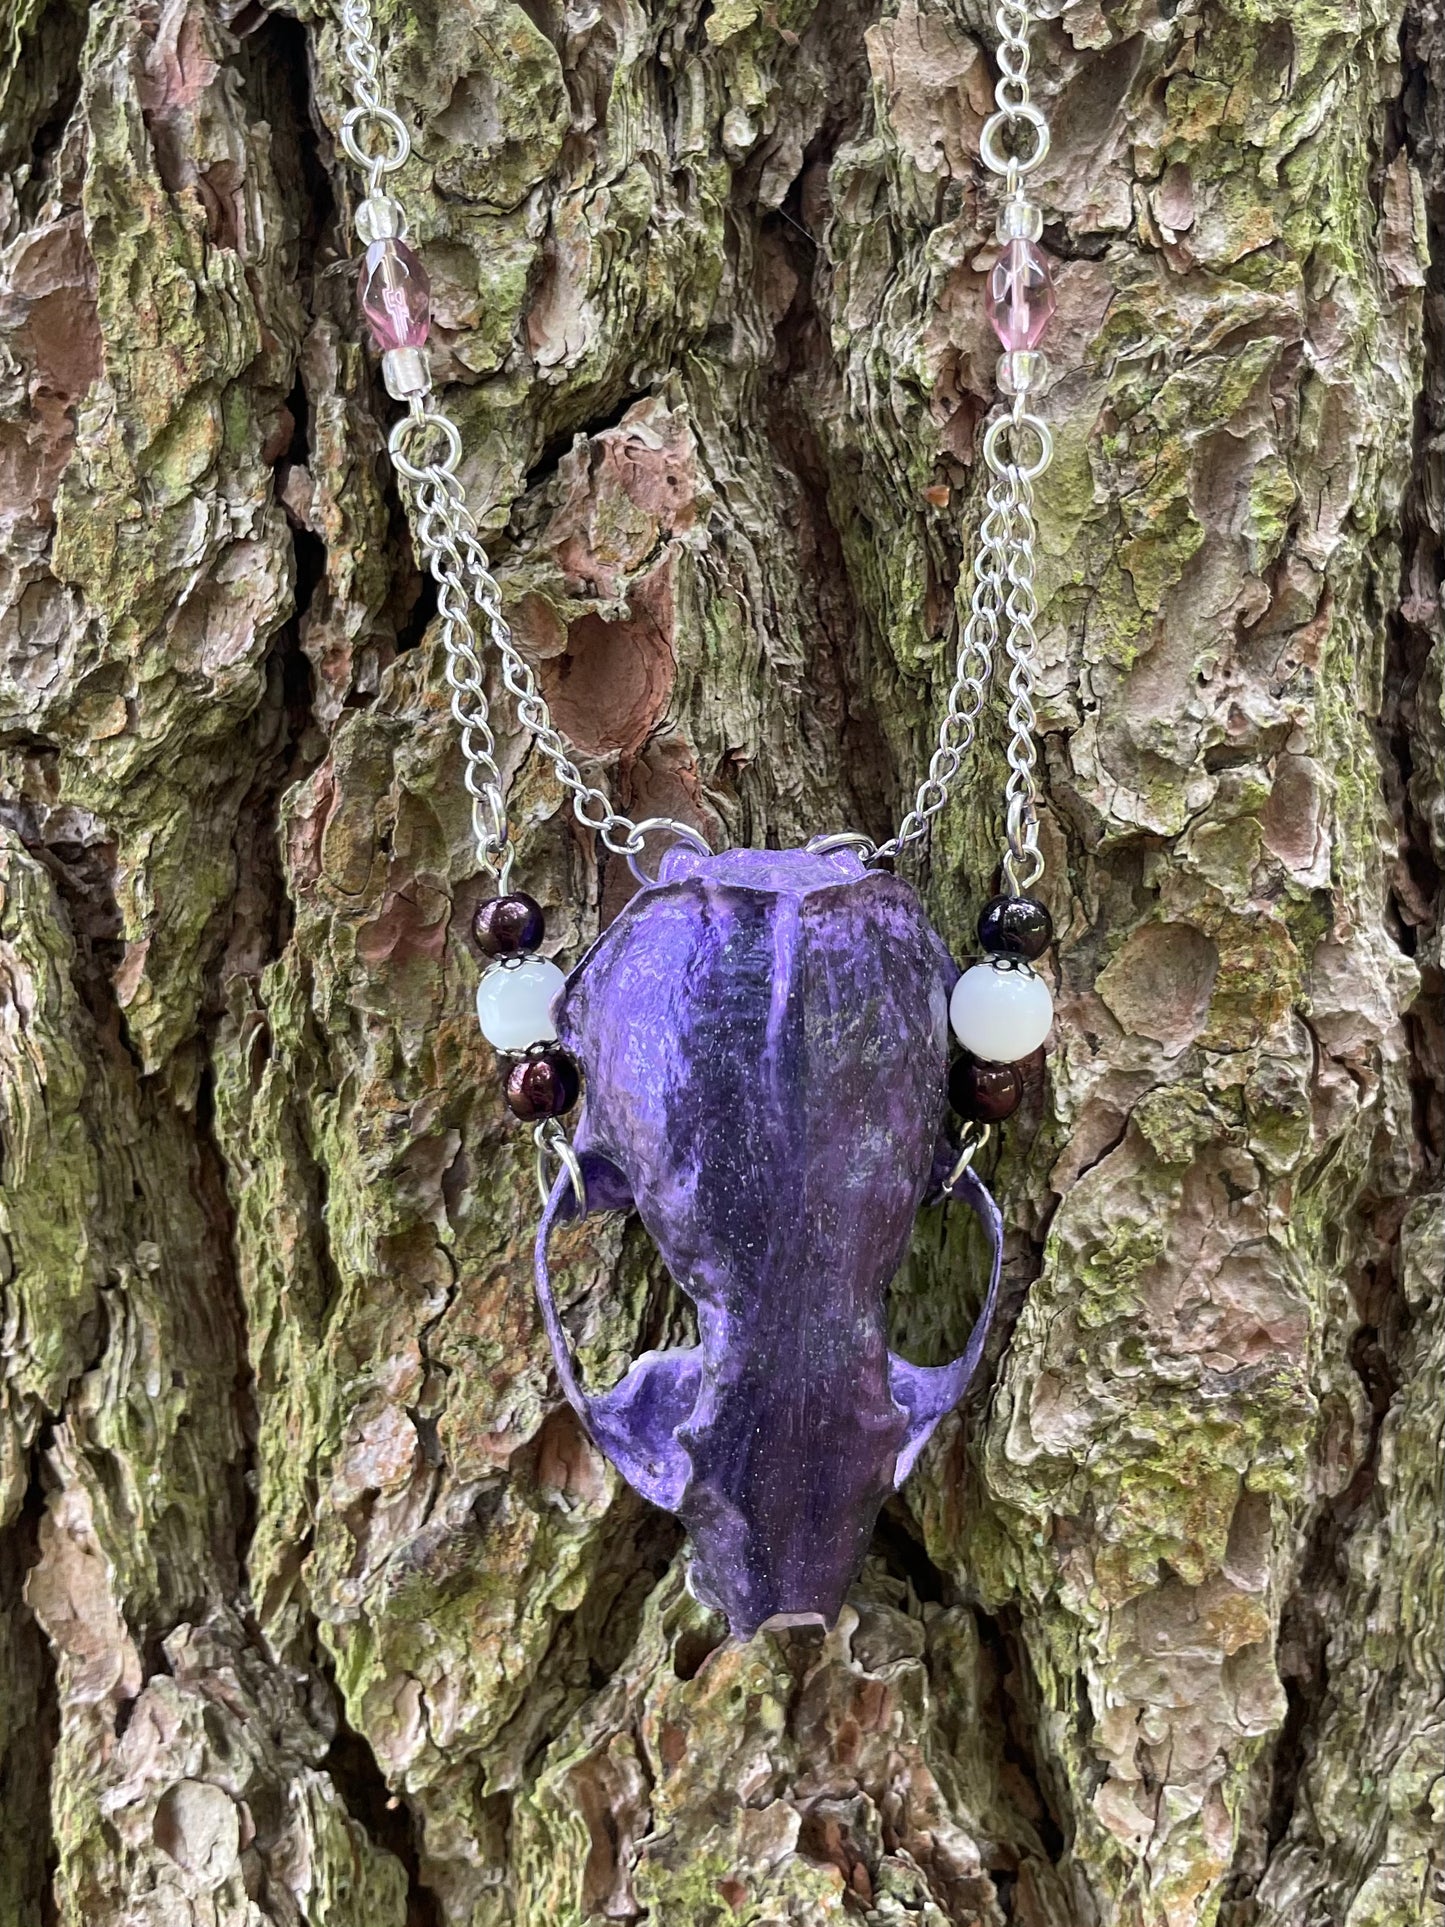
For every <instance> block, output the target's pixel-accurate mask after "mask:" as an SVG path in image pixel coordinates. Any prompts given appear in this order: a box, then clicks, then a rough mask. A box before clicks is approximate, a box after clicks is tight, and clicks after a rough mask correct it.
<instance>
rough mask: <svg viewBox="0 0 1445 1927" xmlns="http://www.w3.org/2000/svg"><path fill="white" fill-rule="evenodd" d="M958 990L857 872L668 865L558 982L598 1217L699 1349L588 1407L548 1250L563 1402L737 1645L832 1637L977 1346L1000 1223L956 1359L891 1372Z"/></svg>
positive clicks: (953, 972) (989, 1222) (986, 1211)
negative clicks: (636, 1251)
mask: <svg viewBox="0 0 1445 1927" xmlns="http://www.w3.org/2000/svg"><path fill="white" fill-rule="evenodd" d="M957 976H958V969H957V966H956V965H955V964H954V962H953V960H952V959H951V958H950V956H949V955H948V952H947V951H946V950H945V948H944V947H943V944H942V943H941V942H940V940H939V938H938V937H937V935H936V934H935V933H934V931H933V930H932V928H931V927H930V925H929V923H928V921H927V918H926V917H925V916H924V913H923V909H922V906H921V905H920V903H919V901H918V898H917V897H916V896H915V894H914V892H913V891H912V890H911V889H910V888H909V887H908V885H907V884H905V883H903V882H901V881H900V880H899V879H898V878H896V877H892V876H887V875H881V874H878V873H876V872H871V871H867V870H865V869H864V867H863V865H862V864H861V863H860V861H859V860H858V858H857V857H856V856H854V855H853V854H852V853H851V852H834V853H829V854H826V855H824V854H816V853H812V852H809V851H805V850H789V851H771V850H731V851H728V852H726V853H724V854H723V855H721V856H711V857H703V856H700V855H698V854H696V853H694V852H692V851H690V850H688V849H685V848H675V849H673V850H671V851H669V853H668V855H667V856H666V857H665V858H664V860H663V864H662V870H661V874H660V876H659V879H658V881H657V882H656V883H655V884H653V885H651V886H649V887H648V888H646V889H644V890H642V891H641V892H640V893H639V894H638V895H637V896H636V897H634V898H633V900H632V901H631V903H630V904H629V905H628V906H627V908H626V909H625V910H624V911H623V912H622V914H621V915H620V916H619V917H618V918H617V920H616V922H615V923H613V924H612V926H611V927H610V928H609V929H608V930H607V931H606V932H605V933H604V934H603V935H602V937H600V938H599V940H598V941H597V943H596V944H594V946H593V947H592V949H591V950H590V951H589V952H588V953H587V955H586V956H585V957H584V958H583V959H582V961H581V962H580V963H579V964H578V966H577V968H576V969H575V970H574V971H573V972H572V974H571V976H570V977H569V978H568V980H567V987H566V990H565V992H564V994H563V996H562V998H561V1001H560V1003H559V1005H558V1009H557V1022H558V1030H559V1034H560V1036H561V1039H562V1042H563V1043H565V1044H566V1045H567V1046H568V1048H569V1049H570V1050H572V1051H573V1052H574V1053H575V1054H576V1056H577V1057H578V1058H579V1060H580V1061H581V1063H582V1066H583V1069H584V1071H585V1073H586V1079H587V1096H586V1107H585V1111H584V1113H583V1116H582V1118H581V1121H580V1123H579V1124H578V1127H577V1132H576V1137H575V1150H576V1152H577V1154H578V1157H579V1159H580V1162H581V1166H582V1170H583V1174H584V1177H585V1181H586V1188H587V1202H588V1208H589V1210H599V1209H600V1210H624V1209H627V1208H629V1207H631V1208H635V1209H636V1211H637V1212H638V1214H639V1216H640V1217H641V1219H642V1222H643V1224H644V1225H645V1226H646V1227H647V1229H648V1231H649V1232H650V1233H651V1235H652V1237H653V1239H654V1240H655V1241H656V1243H657V1245H658V1248H659V1250H660V1251H661V1253H662V1255H663V1257H664V1259H665V1260H666V1261H667V1265H668V1268H669V1270H670V1271H671V1273H672V1275H673V1277H674V1278H675V1279H676V1280H677V1281H678V1283H679V1284H680V1285H681V1286H682V1287H683V1289H684V1290H685V1291H686V1292H687V1293H688V1295H689V1297H690V1298H691V1299H692V1300H693V1302H694V1303H695V1305H696V1307H697V1320H698V1337H699V1342H698V1344H697V1345H695V1346H687V1347H682V1348H679V1349H676V1350H672V1351H666V1352H648V1353H646V1354H645V1355H644V1356H643V1357H641V1358H639V1359H638V1360H637V1362H636V1363H635V1364H634V1365H633V1367H632V1369H631V1370H630V1371H629V1372H628V1374H627V1376H626V1377H625V1378H624V1379H623V1381H622V1382H621V1384H620V1385H618V1386H617V1387H616V1388H615V1389H614V1390H613V1391H611V1392H608V1393H605V1394H601V1395H594V1394H590V1393H588V1392H587V1391H586V1390H585V1389H584V1388H583V1386H582V1385H581V1383H580V1381H579V1378H578V1374H577V1370H576V1365H575V1361H574V1360H573V1358H572V1354H571V1348H570V1346H569V1344H568V1341H567V1337H566V1334H565V1332H564V1331H563V1329H562V1326H561V1322H560V1320H559V1318H558V1316H557V1312H556V1308H555V1305H554V1302H553V1297H552V1290H551V1283H550V1279H549V1276H548V1269H547V1246H548V1241H549V1238H550V1235H551V1232H552V1229H553V1226H554V1225H555V1224H556V1223H557V1222H559V1221H561V1220H564V1219H566V1218H568V1217H569V1216H571V1215H572V1214H573V1212H574V1210H575V1203H574V1200H573V1196H572V1190H571V1186H570V1183H569V1181H568V1179H567V1178H566V1176H565V1174H564V1175H562V1176H560V1177H559V1179H558V1182H557V1184H556V1185H555V1186H554V1188H553V1191H552V1194H551V1197H550V1199H549V1200H548V1204H547V1209H546V1212H545V1214H544V1216H543V1220H542V1224H541V1227H540V1229H539V1232H538V1237H537V1289H538V1297H539V1302H540V1304H541V1308H542V1314H543V1318H544V1320H545V1322H546V1326H547V1332H548V1336H549V1338H550V1340H551V1343H552V1348H553V1352H554V1355H555V1358H556V1363H557V1370H558V1373H559V1376H560V1379H561V1383H562V1387H563V1390H564V1391H565V1393H566V1396H567V1398H568V1399H569V1400H570V1402H571V1404H572V1405H573V1407H574V1408H575V1409H576V1411H577V1413H578V1415H579V1416H580V1417H581V1419H582V1421H583V1423H584V1424H585V1425H586V1426H587V1428H588V1431H589V1432H590V1433H591V1435H592V1437H593V1438H594V1439H595V1441H596V1442H597V1444H598V1446H599V1447H600V1448H601V1449H602V1450H603V1451H604V1452H606V1454H607V1455H608V1457H609V1458H610V1459H611V1460H612V1461H613V1463H614V1464H615V1465H616V1466H617V1468H618V1470H619V1471H620V1472H621V1473H622V1475H623V1476H624V1477H625V1478H626V1479H627V1480H628V1481H629V1483H630V1484H631V1485H633V1486H634V1487H635V1488H636V1489H637V1491H638V1492H640V1493H641V1494H642V1495H643V1496H644V1497H645V1498H648V1499H650V1500H652V1501H653V1502H654V1503H655V1504H657V1505H660V1506H664V1507H666V1508H667V1509H668V1510H669V1511H671V1512H675V1513H677V1514H678V1516H679V1517H680V1518H681V1519H682V1520H683V1522H684V1523H685V1525H686V1526H687V1528H688V1531H689V1533H690V1534H691V1537H692V1542H693V1563H692V1584H693V1587H694V1590H695V1591H696V1592H697V1593H698V1595H699V1596H700V1597H701V1598H703V1599H704V1600H706V1601H707V1602H708V1603H709V1604H712V1605H715V1606H718V1607H720V1608H721V1609H722V1610H723V1611H724V1612H726V1614H727V1617H728V1621H729V1623H730V1626H731V1628H732V1631H733V1632H734V1633H735V1634H737V1635H739V1636H740V1637H747V1636H748V1635H750V1634H751V1633H753V1632H754V1631H756V1630H757V1629H758V1628H759V1627H760V1626H763V1625H765V1624H768V1623H772V1624H774V1625H780V1624H787V1623H794V1622H797V1621H800V1620H814V1619H818V1618H821V1619H822V1620H824V1621H826V1622H828V1623H831V1622H832V1620H833V1619H834V1618H835V1617H836V1615H837V1612H838V1609H839V1607H840V1606H841V1605H842V1602H843V1597H844V1594H845V1593H846V1591H847V1588H848V1586H849V1585H850V1584H851V1583H852V1581H853V1579H854V1578H855V1577H856V1575H857V1572H858V1569H859V1567H860V1565H861V1564H862V1560H863V1557H864V1554H865V1552H866V1551H867V1547H868V1541H869V1537H870V1535H871V1533H872V1530H873V1525H874V1521H875V1520H876V1518H877V1514H878V1509H879V1507H880V1506H881V1505H882V1503H883V1500H884V1499H885V1498H886V1496H887V1494H888V1493H889V1491H890V1490H891V1489H892V1488H893V1487H894V1486H896V1485H898V1484H900V1483H901V1482H902V1480H903V1479H904V1477H905V1476H906V1475H907V1473H908V1471H909V1469H910V1467H911V1466H912V1465H913V1462H914V1460H915V1459H916V1458H917V1456H918V1453H919V1451H920V1450H921V1448H922V1446H923V1444H924V1442H925V1441H926V1439H927V1438H928V1436H929V1434H930V1433H931V1432H932V1430H933V1428H934V1427H935V1426H936V1425H937V1423H938V1421H939V1419H940V1418H941V1417H942V1416H943V1414H944V1413H945V1412H946V1411H948V1410H949V1409H950V1407H951V1406H953V1405H954V1404H956V1403H957V1401H958V1400H959V1399H960V1398H961V1397H962V1396H963V1393H964V1391H965V1389H966V1388H967V1385H968V1382H969V1379H970V1378H971V1377H972V1375H973V1372H974V1370H975V1369H976V1367H977V1363H978V1358H979V1355H980V1354H981V1352H982V1349H983V1344H984V1340H985V1338H986V1336H987V1327H988V1321H989V1318H990V1317H991V1315H992V1311H993V1305H994V1300H995V1297H996V1293H997V1287H998V1273H999V1251H1000V1245H1001V1227H1000V1224H999V1218H998V1212H997V1209H996V1208H995V1206H994V1204H993V1200H992V1199H991V1198H990V1197H989V1195H988V1193H987V1192H986V1191H985V1190H984V1188H983V1186H982V1185H981V1184H980V1183H979V1182H978V1181H977V1179H975V1178H974V1177H973V1176H972V1174H971V1173H967V1172H966V1173H965V1174H964V1175H963V1177H962V1178H961V1179H960V1181H959V1184H958V1186H957V1195H960V1196H963V1197H965V1198H966V1200H967V1201H968V1202H969V1203H970V1204H971V1205H972V1207H973V1209H974V1210H975V1211H976V1212H977V1213H978V1214H979V1216H980V1217H981V1219H982V1220H983V1222H984V1225H985V1228H986V1230H987V1232H988V1235H989V1237H990V1240H991V1242H992V1247H993V1270H992V1278H991V1281H990V1286H989V1293H988V1298H987V1301H986V1303H985V1306H984V1310H983V1313H982V1315H981V1316H980V1318H979V1320H978V1323H977V1325H976V1326H975V1328H974V1331H973V1333H972V1335H971V1336H970V1339H969V1344H968V1348H967V1350H966V1351H965V1353H964V1354H963V1355H962V1356H961V1357H960V1358H958V1359H956V1360H954V1361H953V1363H952V1364H950V1365H943V1366H935V1367H925V1366H916V1365H910V1364H908V1363H907V1362H906V1361H904V1360H903V1359H900V1358H898V1357H897V1356H896V1355H894V1354H893V1353H890V1352H889V1350H888V1346H887V1340H886V1335H885V1295H886V1292H887V1288H888V1284H889V1281H890V1280H891V1279H892V1277H893V1274H894V1272H895V1271H896V1270H897V1268H898V1266H899V1264H900V1263H901V1262H902V1259H903V1255H904V1252H905V1249H906V1247H907V1244H908V1239H909V1235H910V1232H911V1230H912V1226H913V1220H914V1216H915V1213H916V1212H917V1210H918V1206H919V1204H920V1202H921V1201H922V1199H923V1196H924V1193H925V1191H926V1189H927V1188H928V1186H929V1183H930V1179H931V1178H933V1180H934V1182H935V1183H936V1182H937V1177H936V1175H935V1158H936V1153H937V1149H938V1145H939V1141H940V1129H941V1125H942V1121H943V1112H944V1106H945V1079H946V1074H947V1058H948V996H949V991H950V990H951V989H952V987H953V984H954V981H955V979H956V978H957Z"/></svg>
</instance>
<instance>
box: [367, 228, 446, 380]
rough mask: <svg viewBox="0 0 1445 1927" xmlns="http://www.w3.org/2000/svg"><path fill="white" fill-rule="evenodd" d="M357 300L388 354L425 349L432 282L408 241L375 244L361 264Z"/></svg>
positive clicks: (389, 239) (374, 336) (389, 238)
mask: <svg viewBox="0 0 1445 1927" xmlns="http://www.w3.org/2000/svg"><path fill="white" fill-rule="evenodd" d="M357 301H358V304H359V305H360V308H361V313H362V318H363V319H364V320H365V322H366V325H367V327H368V328H370V330H371V338H372V340H373V341H374V342H375V343H376V346H377V348H378V349H379V350H380V352H381V353H382V354H385V353H386V352H387V351H388V350H389V349H392V348H421V347H423V346H425V343H426V338H427V334H428V332H429V331H430V328H431V279H430V277H429V276H428V274H427V271H426V269H425V268H424V267H423V266H422V264H421V262H420V261H418V260H417V258H416V256H415V255H414V254H413V253H412V251H411V249H410V248H409V247H408V246H407V244H406V242H405V241H398V240H396V239H395V238H394V237H392V236H390V235H388V236H387V237H386V238H384V239H383V240H380V241H373V242H372V243H371V245H370V247H368V248H367V250H366V256H365V259H364V260H363V261H362V264H361V280H360V283H359V285H358V288H357Z"/></svg>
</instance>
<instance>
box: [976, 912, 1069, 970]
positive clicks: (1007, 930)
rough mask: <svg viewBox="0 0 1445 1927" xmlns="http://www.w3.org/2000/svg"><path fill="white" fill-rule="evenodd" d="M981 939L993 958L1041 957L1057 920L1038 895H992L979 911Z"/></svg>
mask: <svg viewBox="0 0 1445 1927" xmlns="http://www.w3.org/2000/svg"><path fill="white" fill-rule="evenodd" d="M978 940H979V942H980V943H981V944H982V945H983V947H984V949H985V950H986V951H987V953H988V955H989V956H990V957H1026V958H1027V959H1028V960H1029V962H1030V963H1032V962H1033V960H1034V958H1035V957H1042V956H1043V954H1044V952H1045V951H1046V950H1047V949H1048V947H1049V945H1050V944H1051V943H1052V942H1053V940H1054V920H1053V918H1052V917H1051V916H1050V915H1049V913H1048V911H1047V910H1046V909H1045V908H1044V906H1043V905H1042V904H1041V903H1040V902H1039V900H1038V898H1037V897H990V898H989V900H988V902H987V903H986V904H985V905H984V906H983V908H982V910H980V911H979V913H978Z"/></svg>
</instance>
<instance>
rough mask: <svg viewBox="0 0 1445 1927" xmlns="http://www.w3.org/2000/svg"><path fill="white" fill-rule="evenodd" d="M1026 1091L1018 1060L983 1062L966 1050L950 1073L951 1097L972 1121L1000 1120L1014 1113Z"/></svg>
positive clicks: (967, 1118)
mask: <svg viewBox="0 0 1445 1927" xmlns="http://www.w3.org/2000/svg"><path fill="white" fill-rule="evenodd" d="M1023 1094H1024V1080H1023V1079H1022V1077H1020V1076H1019V1071H1018V1066H1017V1065H1016V1064H982V1063H980V1062H979V1060H978V1058H976V1057H970V1056H969V1054H968V1052H967V1051H965V1052H964V1054H963V1055H962V1057H957V1058H955V1059H954V1062H953V1068H952V1070H950V1072H949V1073H948V1101H949V1103H950V1104H951V1105H952V1106H953V1108H954V1110H955V1111H957V1112H958V1115H959V1116H960V1117H961V1118H964V1119H966V1120H967V1121H968V1123H970V1124H999V1123H1001V1122H1002V1121H1003V1119H1004V1118H1006V1117H1012V1116H1013V1114H1014V1112H1015V1111H1016V1110H1017V1109H1018V1107H1019V1099H1020V1098H1021V1097H1022V1096H1023Z"/></svg>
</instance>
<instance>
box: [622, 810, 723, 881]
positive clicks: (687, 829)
mask: <svg viewBox="0 0 1445 1927" xmlns="http://www.w3.org/2000/svg"><path fill="white" fill-rule="evenodd" d="M654 830H671V831H672V833H673V835H674V836H675V837H677V838H678V839H679V841H681V842H683V843H690V844H691V845H692V847H693V848H694V849H695V850H696V851H697V853H698V855H699V856H711V855H712V845H711V844H710V843H709V842H708V841H707V840H706V839H705V838H704V837H703V836H701V835H699V833H698V832H697V831H696V830H695V829H694V828H693V827H692V825H691V824H690V823H679V822H678V821H677V819H676V818H675V817H671V816H644V817H643V819H642V821H641V822H640V823H634V824H633V826H632V834H633V836H634V837H635V838H636V839H637V847H636V848H635V849H632V850H627V851H625V852H624V855H625V856H626V858H627V867H628V869H629V870H631V872H632V874H633V875H634V876H635V877H636V878H637V881H638V882H639V883H640V884H642V885H643V886H644V887H646V886H647V885H649V884H653V883H656V881H657V878H656V877H650V876H649V875H648V874H647V872H646V870H644V869H643V867H642V865H641V864H640V863H639V862H638V860H637V859H638V857H640V856H641V855H642V846H643V844H644V843H645V842H646V840H647V838H648V836H649V835H650V834H651V833H652V831H654Z"/></svg>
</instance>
